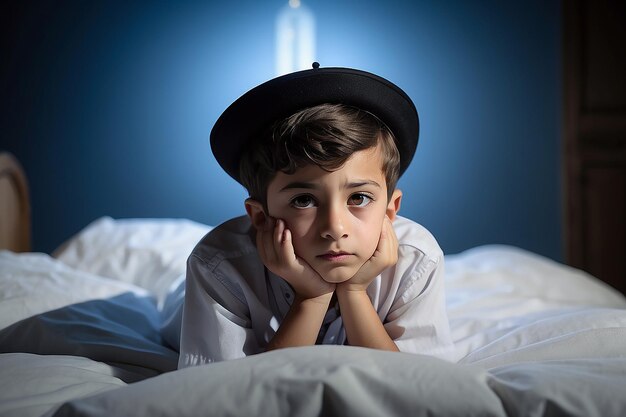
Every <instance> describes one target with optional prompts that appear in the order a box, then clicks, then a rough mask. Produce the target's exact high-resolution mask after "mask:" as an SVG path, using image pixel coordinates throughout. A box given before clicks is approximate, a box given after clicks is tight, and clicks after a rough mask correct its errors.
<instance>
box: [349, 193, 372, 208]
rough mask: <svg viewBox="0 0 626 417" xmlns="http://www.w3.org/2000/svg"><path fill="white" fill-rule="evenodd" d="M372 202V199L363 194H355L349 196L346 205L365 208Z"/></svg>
mask: <svg viewBox="0 0 626 417" xmlns="http://www.w3.org/2000/svg"><path fill="white" fill-rule="evenodd" d="M372 201H374V199H373V198H372V197H370V196H368V195H365V194H361V193H357V194H352V195H351V196H350V198H349V199H348V205H350V206H357V207H365V206H367V205H368V204H369V203H371V202H372Z"/></svg>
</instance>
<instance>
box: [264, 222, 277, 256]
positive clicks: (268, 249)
mask: <svg viewBox="0 0 626 417" xmlns="http://www.w3.org/2000/svg"><path fill="white" fill-rule="evenodd" d="M275 227H276V221H275V220H274V219H273V218H270V217H268V218H267V220H266V222H265V228H264V229H263V233H262V234H261V239H262V244H261V245H262V246H263V250H264V253H265V260H266V261H267V262H268V263H271V264H273V263H275V262H276V246H275V245H274V229H275Z"/></svg>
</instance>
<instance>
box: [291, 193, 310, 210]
mask: <svg viewBox="0 0 626 417" xmlns="http://www.w3.org/2000/svg"><path fill="white" fill-rule="evenodd" d="M289 204H290V205H291V207H294V208H297V209H305V208H311V207H315V200H314V199H313V197H311V196H310V195H306V194H305V195H299V196H296V197H294V198H292V199H291V201H290V202H289Z"/></svg>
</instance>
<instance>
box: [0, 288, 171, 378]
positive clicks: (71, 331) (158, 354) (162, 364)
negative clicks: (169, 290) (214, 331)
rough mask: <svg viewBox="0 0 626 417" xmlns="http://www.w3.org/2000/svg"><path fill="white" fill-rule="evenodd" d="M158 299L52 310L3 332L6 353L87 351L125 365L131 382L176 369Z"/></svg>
mask: <svg viewBox="0 0 626 417" xmlns="http://www.w3.org/2000/svg"><path fill="white" fill-rule="evenodd" d="M160 325H161V323H160V313H159V312H158V311H157V309H156V306H155V305H154V301H153V300H152V299H149V298H145V297H138V296H136V295H135V294H133V293H125V294H121V295H118V296H116V297H112V298H109V299H106V300H91V301H86V302H84V303H78V304H73V305H70V306H66V307H62V308H60V309H57V310H53V311H48V312H46V313H42V314H38V315H36V316H33V317H30V318H27V319H25V320H22V321H19V322H17V323H15V324H13V325H11V326H9V327H7V328H5V329H4V330H2V331H0V353H10V352H26V353H35V354H39V355H73V356H84V357H87V358H90V359H93V360H97V361H100V362H106V363H108V364H109V365H113V366H116V367H118V368H121V369H123V370H125V371H126V372H125V375H124V378H123V379H124V380H125V382H135V381H137V380H140V379H144V378H146V377H151V376H155V375H158V374H160V373H163V372H167V371H173V370H175V369H176V367H177V365H178V353H177V352H175V351H174V350H172V349H170V348H168V347H167V346H165V345H164V343H163V340H162V338H161V334H160V331H159V330H160Z"/></svg>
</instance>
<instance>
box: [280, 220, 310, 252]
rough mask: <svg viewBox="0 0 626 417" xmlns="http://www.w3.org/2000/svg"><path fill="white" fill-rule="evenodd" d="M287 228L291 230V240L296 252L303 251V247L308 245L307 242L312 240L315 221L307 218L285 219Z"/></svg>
mask: <svg viewBox="0 0 626 417" xmlns="http://www.w3.org/2000/svg"><path fill="white" fill-rule="evenodd" d="M283 220H285V224H286V225H287V228H288V229H289V231H290V232H291V240H292V242H293V247H294V249H295V251H296V252H301V250H302V248H304V247H306V246H307V242H308V241H310V240H311V234H312V233H313V227H312V226H313V221H311V220H307V219H305V218H297V219H293V218H292V219H283Z"/></svg>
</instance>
